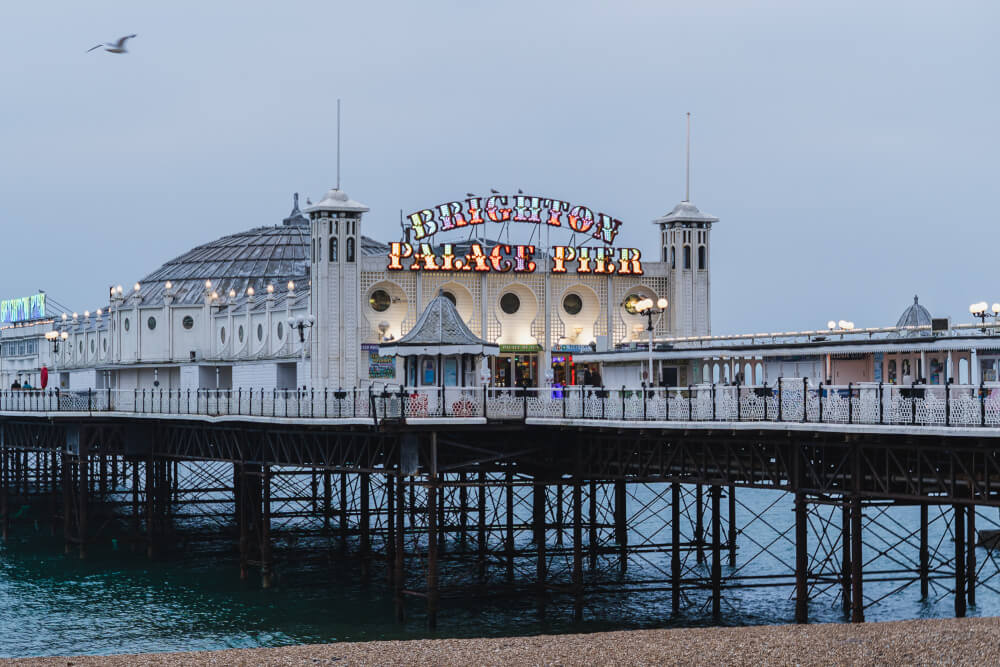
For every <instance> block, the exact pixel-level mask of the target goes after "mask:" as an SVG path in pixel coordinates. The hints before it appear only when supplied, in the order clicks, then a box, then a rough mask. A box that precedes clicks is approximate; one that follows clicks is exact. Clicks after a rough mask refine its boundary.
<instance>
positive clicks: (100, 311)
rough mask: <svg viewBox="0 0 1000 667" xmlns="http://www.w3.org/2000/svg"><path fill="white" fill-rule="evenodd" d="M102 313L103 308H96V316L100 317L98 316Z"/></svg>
mask: <svg viewBox="0 0 1000 667" xmlns="http://www.w3.org/2000/svg"><path fill="white" fill-rule="evenodd" d="M103 314H104V311H103V310H101V309H100V308H98V309H97V316H98V317H100V316H101V315H103Z"/></svg>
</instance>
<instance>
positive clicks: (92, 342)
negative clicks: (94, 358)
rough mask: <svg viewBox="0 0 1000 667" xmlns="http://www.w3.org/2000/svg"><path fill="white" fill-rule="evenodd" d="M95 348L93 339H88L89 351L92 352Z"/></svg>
mask: <svg viewBox="0 0 1000 667" xmlns="http://www.w3.org/2000/svg"><path fill="white" fill-rule="evenodd" d="M96 349H97V347H96V345H95V344H94V341H90V353H91V354H93V353H94V351H95V350H96Z"/></svg>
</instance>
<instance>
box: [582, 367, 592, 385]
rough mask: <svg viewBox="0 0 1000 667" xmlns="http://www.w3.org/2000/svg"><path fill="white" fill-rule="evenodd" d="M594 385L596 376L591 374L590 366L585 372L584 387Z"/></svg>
mask: <svg viewBox="0 0 1000 667" xmlns="http://www.w3.org/2000/svg"><path fill="white" fill-rule="evenodd" d="M593 384H594V376H593V374H592V373H591V372H590V367H589V366H588V367H587V368H585V369H584V370H583V386H585V387H589V386H591V385H593Z"/></svg>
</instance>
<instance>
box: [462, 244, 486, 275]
mask: <svg viewBox="0 0 1000 667" xmlns="http://www.w3.org/2000/svg"><path fill="white" fill-rule="evenodd" d="M465 262H466V264H465V265H466V266H469V267H472V270H473V271H479V272H480V273H482V272H483V271H489V270H490V265H489V262H487V260H486V255H485V254H483V247H482V246H481V245H479V244H478V243H473V244H472V245H471V246H470V247H469V254H468V255H466V256H465ZM465 270H466V271H468V269H465Z"/></svg>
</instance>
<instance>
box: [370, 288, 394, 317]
mask: <svg viewBox="0 0 1000 667" xmlns="http://www.w3.org/2000/svg"><path fill="white" fill-rule="evenodd" d="M368 305H370V306H371V307H372V310H374V311H375V312H376V313H384V312H385V311H387V310H389V306H391V305H392V299H391V298H390V297H389V293H388V292H386V291H385V290H384V289H377V290H375V291H374V292H372V295H371V296H370V297H368Z"/></svg>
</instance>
